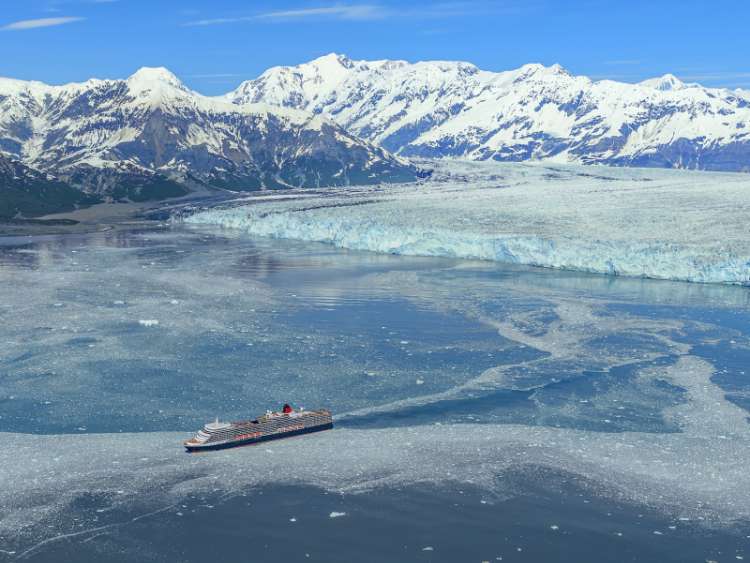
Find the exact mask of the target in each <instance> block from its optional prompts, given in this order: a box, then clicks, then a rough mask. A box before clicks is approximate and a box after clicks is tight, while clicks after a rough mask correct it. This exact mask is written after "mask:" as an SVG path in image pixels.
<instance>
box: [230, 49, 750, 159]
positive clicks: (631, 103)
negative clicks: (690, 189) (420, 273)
mask: <svg viewBox="0 0 750 563" xmlns="http://www.w3.org/2000/svg"><path fill="white" fill-rule="evenodd" d="M225 99H226V100H227V101H230V102H233V103H237V104H245V103H257V102H265V103H268V104H273V105H276V106H279V107H285V108H297V109H304V110H308V111H311V112H313V113H316V114H320V115H325V116H327V117H330V118H331V119H332V120H335V121H336V122H337V123H338V124H340V125H341V126H342V127H344V128H345V129H347V130H348V131H350V132H351V133H353V134H355V135H358V136H360V137H362V138H365V139H369V140H370V141H373V142H375V143H378V144H380V145H381V146H383V147H384V148H386V149H388V150H390V151H393V152H395V153H396V154H399V155H403V156H407V157H408V156H416V157H462V158H469V159H474V160H486V159H495V160H502V161H523V160H530V159H545V160H556V161H560V162H578V163H585V164H588V163H599V164H611V165H632V166H657V167H672V168H690V169H706V170H735V171H750V93H749V92H745V91H740V90H734V91H732V90H725V89H715V88H704V87H701V86H699V85H697V84H684V83H682V82H681V81H679V80H678V79H677V78H675V77H674V76H671V75H666V76H664V77H661V78H656V79H652V80H647V81H644V82H642V83H640V84H625V83H620V82H613V81H610V80H601V81H592V80H591V79H589V78H586V77H584V76H573V75H571V74H570V73H568V72H567V71H565V69H563V68H562V67H560V66H558V65H554V66H550V67H544V66H542V65H539V64H529V65H524V66H522V67H521V68H519V69H516V70H511V71H507V72H497V73H495V72H487V71H483V70H480V69H478V68H477V67H475V66H474V65H471V64H468V63H462V62H445V61H431V62H419V63H413V64H412V63H408V62H406V61H392V60H381V61H355V60H351V59H349V58H347V57H345V56H341V55H336V54H331V55H327V56H324V57H321V58H319V59H316V60H314V61H311V62H309V63H306V64H302V65H299V66H295V67H274V68H271V69H269V70H267V71H266V72H264V73H263V74H262V75H261V76H260V77H259V78H257V79H254V80H249V81H247V82H244V83H243V84H242V85H240V87H239V88H237V89H236V90H235V91H233V92H230V93H229V94H227V95H226V96H225Z"/></svg>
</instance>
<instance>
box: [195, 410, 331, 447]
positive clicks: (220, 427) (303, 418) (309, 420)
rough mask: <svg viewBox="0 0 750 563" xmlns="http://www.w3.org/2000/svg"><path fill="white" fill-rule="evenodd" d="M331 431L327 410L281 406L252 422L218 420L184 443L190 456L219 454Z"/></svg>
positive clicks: (329, 412)
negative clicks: (228, 450)
mask: <svg viewBox="0 0 750 563" xmlns="http://www.w3.org/2000/svg"><path fill="white" fill-rule="evenodd" d="M331 428H333V418H332V417H331V411H329V410H326V409H320V410H314V411H306V410H304V409H299V410H295V409H293V408H292V407H291V406H289V405H284V408H283V409H282V410H281V411H280V412H272V411H267V412H266V414H264V415H263V416H260V417H258V418H256V419H255V420H243V421H240V422H219V419H218V418H217V419H216V420H215V421H214V422H209V423H208V424H206V425H205V426H204V427H203V428H202V429H201V430H199V431H198V433H197V434H196V435H195V436H194V437H193V438H190V439H189V440H187V441H186V442H185V448H186V449H187V451H189V452H199V451H206V450H221V449H224V448H233V447H235V446H246V445H248V444H255V443H257V442H266V441H268V440H277V439H279V438H287V437H289V436H298V435H299V434H308V433H310V432H320V431H321V430H330V429H331Z"/></svg>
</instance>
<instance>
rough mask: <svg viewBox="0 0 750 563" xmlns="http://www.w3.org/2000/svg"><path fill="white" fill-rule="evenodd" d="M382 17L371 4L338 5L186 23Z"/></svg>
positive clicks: (380, 10) (382, 12) (381, 11)
mask: <svg viewBox="0 0 750 563" xmlns="http://www.w3.org/2000/svg"><path fill="white" fill-rule="evenodd" d="M383 15H384V11H383V9H382V8H380V7H379V6H375V5H371V4H358V5H351V6H349V5H347V6H345V5H340V6H324V7H318V8H306V9H301V10H277V11H273V12H264V13H260V14H255V15H252V16H236V17H227V18H211V19H203V20H195V21H190V22H187V23H186V24H185V25H188V26H206V25H222V24H229V23H240V22H251V21H262V20H266V21H271V20H292V19H302V18H311V17H318V18H321V17H322V18H333V19H341V20H366V19H376V18H380V17H382V16H383Z"/></svg>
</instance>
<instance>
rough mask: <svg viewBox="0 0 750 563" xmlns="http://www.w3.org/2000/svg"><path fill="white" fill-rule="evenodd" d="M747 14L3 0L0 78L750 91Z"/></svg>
mask: <svg viewBox="0 0 750 563" xmlns="http://www.w3.org/2000/svg"><path fill="white" fill-rule="evenodd" d="M748 22H750V2H749V1H748V0H712V1H697V0H681V1H677V0H650V1H643V0H630V1H627V2H624V1H623V2H607V1H603V0H581V1H553V0H525V1H521V0H496V1H491V0H466V1H458V2H426V1H410V2H403V1H402V2H396V1H393V0H381V1H378V0H364V1H362V2H354V1H351V2H347V1H343V2H336V1H335V0H334V1H326V0H319V1H308V0H305V1H299V0H276V1H274V2H271V1H266V0H259V1H251V0H246V1H240V0H2V7H0V54H2V56H0V75H1V76H9V77H14V78H23V79H37V80H42V81H45V82H50V83H63V82H69V81H79V80H85V79H86V78H90V77H92V76H96V77H101V78H121V77H126V76H128V75H129V74H131V73H132V72H133V71H135V70H136V69H137V68H139V67H141V66H166V67H168V68H169V69H171V70H172V71H173V72H175V74H177V75H178V76H179V77H180V78H182V79H183V80H184V81H185V82H186V83H187V84H188V85H190V86H191V87H192V88H195V89H196V90H198V91H200V92H203V93H206V94H218V93H223V92H226V91H228V90H230V89H232V88H234V87H235V86H236V85H237V84H239V83H240V82H241V81H242V80H244V79H247V78H253V77H255V76H257V75H258V74H260V73H261V72H262V71H263V70H264V69H266V68H268V67H269V66H273V65H287V64H298V63H301V62H305V61H307V60H310V59H312V58H315V57H317V56H320V55H323V54H326V53H329V52H337V53H344V54H347V55H349V56H350V57H352V58H362V59H380V58H399V59H406V60H410V61H416V60H425V59H449V60H465V61H470V62H472V63H474V64H476V65H477V66H479V67H481V68H484V69H488V70H507V69H510V68H516V67H518V66H520V65H522V64H524V63H528V62H541V63H543V64H545V65H549V64H553V63H559V64H561V65H563V66H564V67H566V68H567V69H568V70H569V71H571V72H573V73H575V74H586V75H589V76H591V77H593V78H612V79H616V80H624V81H630V82H634V81H638V80H642V79H644V78H649V77H652V76H658V75H661V74H664V73H667V72H672V73H674V74H676V75H677V76H678V77H680V78H682V79H684V80H687V81H696V82H701V83H703V84H706V85H712V86H722V87H732V88H733V87H742V88H750V30H749V29H748Z"/></svg>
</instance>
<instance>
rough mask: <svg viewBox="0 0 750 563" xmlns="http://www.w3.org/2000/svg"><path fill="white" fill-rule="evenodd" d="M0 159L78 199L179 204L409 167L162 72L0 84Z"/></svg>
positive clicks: (337, 130) (319, 121)
mask: <svg viewBox="0 0 750 563" xmlns="http://www.w3.org/2000/svg"><path fill="white" fill-rule="evenodd" d="M0 151H2V152H4V153H5V154H7V155H10V156H11V157H13V158H16V159H19V160H21V161H22V162H24V163H25V164H27V165H29V166H33V167H35V168H37V169H39V170H43V171H53V172H54V173H56V174H57V175H59V176H60V177H62V178H63V179H65V180H67V181H70V182H71V183H73V184H74V185H78V186H81V187H83V188H84V189H86V190H87V191H93V192H99V193H105V194H107V195H111V196H113V197H115V198H121V197H127V198H129V199H151V198H158V197H166V196H173V195H181V194H182V193H185V187H184V186H185V185H188V186H189V185H196V184H207V185H211V186H214V187H226V188H236V189H256V188H261V187H286V186H319V185H344V184H349V183H372V182H376V181H399V180H408V179H413V178H414V168H413V167H411V166H410V165H409V164H408V163H406V162H405V161H403V160H401V159H399V158H396V157H394V156H393V155H391V154H390V153H388V151H386V150H384V149H382V148H381V147H379V146H376V145H374V144H372V143H369V142H367V141H362V140H360V139H358V138H356V137H355V136H353V135H352V134H350V133H348V132H347V131H345V130H344V129H343V128H341V127H340V126H339V125H336V124H335V123H334V122H332V121H330V120H329V119H327V118H325V117H324V116H315V115H313V114H311V113H308V112H306V111H302V110H296V109H289V108H280V107H272V106H268V105H265V104H245V105H237V104H233V103H229V102H228V101H226V100H223V99H218V98H210V97H206V96H202V95H200V94H198V93H196V92H194V91H192V90H190V89H188V88H187V87H186V86H185V85H184V84H182V83H181V82H180V80H178V79H177V77H176V76H175V75H174V74H172V73H171V72H169V71H168V70H166V69H164V68H143V69H141V70H139V71H138V72H136V73H135V74H133V75H132V76H130V77H129V78H128V79H126V80H89V81H87V82H84V83H80V84H68V85H64V86H48V85H46V84H42V83H39V82H23V81H17V80H8V79H0ZM123 178H125V179H127V181H126V182H124V181H123Z"/></svg>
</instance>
